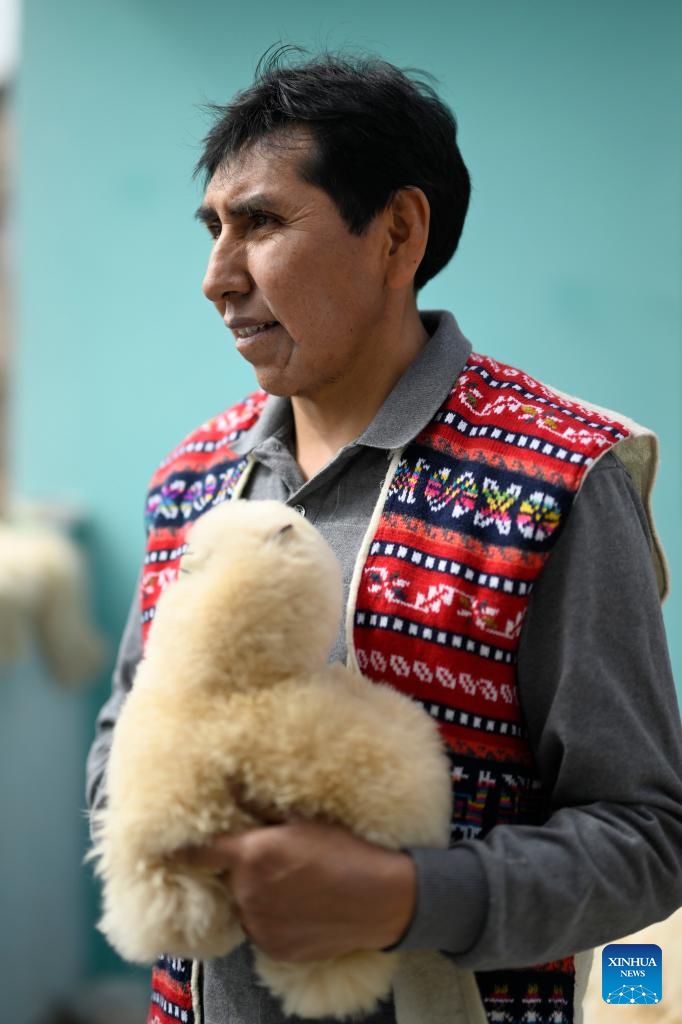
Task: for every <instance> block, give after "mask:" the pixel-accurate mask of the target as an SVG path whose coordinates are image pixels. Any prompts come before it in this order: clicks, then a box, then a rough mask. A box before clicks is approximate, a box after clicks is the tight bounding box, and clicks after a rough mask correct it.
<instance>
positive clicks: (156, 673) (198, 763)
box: [94, 501, 451, 1018]
mask: <svg viewBox="0 0 682 1024" xmlns="http://www.w3.org/2000/svg"><path fill="white" fill-rule="evenodd" d="M188 543H189V551H188V553H187V554H186V555H185V556H184V557H183V559H182V563H181V574H180V576H179V578H178V580H177V581H176V582H174V583H172V584H171V585H170V586H169V587H168V588H167V589H166V591H165V592H164V593H163V595H162V596H161V598H160V600H159V604H158V607H157V612H156V617H155V619H154V622H153V625H152V628H151V632H150V635H149V640H148V644H147V648H146V654H145V658H144V660H143V661H142V663H141V664H140V667H139V669H138V672H137V676H136V679H135V685H134V687H133V690H132V692H131V694H130V696H129V698H128V700H127V701H126V704H125V706H124V708H123V710H122V713H121V716H120V718H119V721H118V724H117V726H116V730H115V733H114V738H113V745H112V750H111V756H110V761H109V767H108V775H107V794H108V805H107V807H106V809H105V810H104V811H103V812H102V813H101V815H100V816H99V820H98V821H97V823H96V841H95V848H94V856H95V857H96V858H97V860H98V871H99V873H100V874H101V875H102V877H103V879H104V913H103V916H102V920H101V922H100V927H101V929H102V931H103V932H104V933H105V935H106V936H107V938H108V939H109V941H110V942H111V943H112V945H113V946H114V947H115V948H116V949H117V950H118V951H119V952H120V953H121V954H122V955H123V956H124V957H126V958H127V959H129V960H133V961H138V962H150V961H152V960H154V959H155V958H156V956H157V955H158V954H159V953H160V952H161V951H164V952H166V953H168V954H170V955H175V956H184V957H193V958H197V959H203V958H210V957H215V956H220V955H223V954H225V953H227V952H228V951H229V950H230V949H232V948H233V947H234V946H235V945H237V944H238V943H239V942H240V941H242V940H243V934H242V932H241V931H240V928H239V925H238V923H237V922H236V920H235V918H234V916H233V915H232V913H231V910H230V896H229V892H228V891H227V889H226V887H225V885H224V884H223V882H222V881H220V880H219V879H218V878H216V877H213V876H211V875H208V874H206V873H201V872H197V871H191V870H189V869H186V870H182V871H181V870H179V869H177V868H175V867H171V865H170V863H169V858H170V857H171V855H172V854H173V852H174V851H176V850H178V849H180V848H182V847H186V846H190V845H193V844H200V843H202V842H204V841H206V840H207V839H209V838H210V837H212V836H213V835H215V834H217V833H221V832H233V833H234V832H240V831H243V830H244V829H246V828H248V827H249V826H251V825H253V824H254V821H253V819H252V818H250V817H249V816H248V815H247V814H245V813H244V812H242V811H241V810H240V808H239V807H238V806H237V805H236V803H235V800H234V797H233V793H234V791H235V787H237V786H238V787H239V788H240V792H242V793H243V795H244V796H245V797H246V798H247V800H248V801H249V803H251V802H256V803H257V804H260V805H266V806H267V805H270V806H272V805H274V807H276V808H278V809H280V810H281V811H283V812H295V813H296V814H297V815H302V816H304V817H310V818H312V817H317V816H323V817H324V818H325V819H328V820H332V821H336V822H340V823H343V824H345V825H347V826H348V827H350V828H351V829H352V830H353V831H354V832H356V833H357V834H359V835H361V836H364V837H365V838H367V839H369V840H370V841H372V842H376V843H379V844H381V845H383V846H385V847H387V848H394V849H395V848H400V847H403V846H407V845H422V846H434V847H446V846H447V843H448V832H449V820H450V809H451V788H450V778H449V767H448V761H447V758H446V756H445V753H444V751H443V749H442V745H441V742H440V739H439V736H438V732H437V728H436V726H435V723H434V722H433V721H432V720H431V719H430V718H429V717H428V715H427V714H426V713H425V712H424V711H423V710H422V709H421V708H420V707H418V706H417V705H416V704H414V703H412V702H411V701H410V700H409V699H407V698H405V697H403V696H401V695H400V694H398V693H397V692H396V691H394V690H392V689H390V688H389V687H388V686H385V685H377V684H374V683H370V682H369V681H367V680H365V679H363V678H362V677H361V676H359V675H356V674H354V673H352V672H350V671H349V670H347V669H346V668H344V667H343V666H341V665H339V664H335V665H331V666H329V665H327V658H328V655H329V651H330V649H331V647H332V644H333V641H334V638H335V636H336V632H337V629H338V622H339V618H340V614H341V576H340V568H339V565H338V563H337V561H336V559H335V557H334V555H333V553H332V552H331V549H330V548H329V547H328V546H327V544H326V542H325V541H324V540H323V539H322V537H321V535H320V534H319V533H318V532H317V531H316V530H315V529H314V528H313V527H312V526H311V525H310V524H309V523H307V522H305V520H304V519H302V518H301V517H300V516H299V515H298V514H297V513H295V512H294V511H293V510H291V509H289V508H287V507H286V506H284V505H282V504H280V503H278V502H245V501H233V502H230V503H226V504H223V505H220V506H218V507H217V508H215V509H213V510H211V511H210V512H208V513H206V514H205V515H204V516H202V517H201V519H200V520H198V522H197V523H196V524H195V525H194V527H193V528H192V530H191V532H190V533H189V535H188ZM397 960H398V956H397V954H385V953H374V952H358V953H354V954H352V955H349V956H346V957H341V958H337V959H335V960H329V961H325V962H318V963H314V964H288V963H287V964H284V963H275V962H273V961H271V960H269V959H268V958H267V957H265V956H263V955H262V954H260V953H257V955H256V962H257V969H258V971H259V974H260V976H261V978H262V979H263V980H264V981H265V983H266V984H267V985H268V987H269V988H270V989H271V991H273V992H274V993H275V994H276V995H277V996H279V997H280V999H281V1000H282V1002H283V1006H284V1010H285V1012H286V1013H288V1014H298V1015H299V1016H302V1017H322V1016H335V1017H338V1018H343V1017H347V1016H350V1015H353V1014H357V1013H366V1012H369V1011H371V1010H372V1009H373V1008H374V1007H375V1005H376V1003H377V1001H378V999H379V998H381V997H383V996H385V995H386V994H387V992H388V991H389V989H390V985H391V978H392V975H393V972H394V968H395V966H396V962H397Z"/></svg>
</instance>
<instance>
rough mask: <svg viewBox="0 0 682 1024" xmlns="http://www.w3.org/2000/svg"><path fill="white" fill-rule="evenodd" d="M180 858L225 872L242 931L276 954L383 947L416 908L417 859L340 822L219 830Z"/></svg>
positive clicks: (294, 956) (307, 955)
mask: <svg viewBox="0 0 682 1024" xmlns="http://www.w3.org/2000/svg"><path fill="white" fill-rule="evenodd" d="M182 861H183V862H184V863H186V864H188V865H191V866H193V867H203V868H207V869H208V870H213V871H216V872H218V873H220V874H225V876H226V878H227V881H228V882H229V886H230V891H231V893H232V897H233V899H234V903H235V908H236V912H237V914H238V916H239V919H240V921H241V923H242V926H243V928H244V931H245V932H246V934H247V935H248V936H249V938H250V939H251V940H252V942H253V943H254V945H255V946H257V947H258V948H259V949H260V950H262V951H263V952H264V953H266V954H267V955H268V956H270V957H272V958H273V959H275V960H288V961H293V962H295V961H303V960H323V959H325V958H326V957H331V956H338V955H340V954H342V953H348V952H351V951H352V950H357V949H383V948H384V947H385V946H390V945H392V944H393V943H394V942H397V941H398V939H399V938H400V937H401V935H402V934H403V932H404V931H405V929H406V928H407V925H408V924H409V922H410V919H411V917H412V914H413V911H414V904H415V899H416V873H415V868H414V864H413V862H412V859H411V858H410V857H409V856H408V855H407V854H406V853H400V852H396V851H392V850H385V849H383V848H382V847H380V846H375V845H373V844H372V843H368V842H366V841H365V840H364V839H359V838H358V837H357V836H354V835H353V834H352V833H351V832H349V831H348V830H347V829H345V828H342V827H341V826H338V825H329V824H326V823H323V822H318V821H296V822H288V823H285V824H278V825H270V826H268V827H266V828H255V829H252V830H251V831H249V832H245V833H243V834H242V835H239V836H218V837H217V838H216V839H215V840H214V841H213V842H212V843H210V844H208V845H206V846H202V847H198V848H194V849H190V850H185V851H183V853H182Z"/></svg>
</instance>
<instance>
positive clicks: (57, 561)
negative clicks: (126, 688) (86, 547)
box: [0, 523, 106, 685]
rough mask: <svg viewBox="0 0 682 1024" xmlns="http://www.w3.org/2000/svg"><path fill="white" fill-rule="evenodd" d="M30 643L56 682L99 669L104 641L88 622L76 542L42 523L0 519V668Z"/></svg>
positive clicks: (84, 676) (86, 676)
mask: <svg viewBox="0 0 682 1024" xmlns="http://www.w3.org/2000/svg"><path fill="white" fill-rule="evenodd" d="M32 642H35V643H36V645H37V647H38V649H39V651H40V654H41V655H42V657H43V658H44V660H45V662H46V665H47V668H48V670H49V671H50V673H51V675H53V676H54V678H55V679H57V680H58V681H59V682H61V683H64V684H67V685H76V684H78V683H82V682H85V681H86V680H89V679H91V678H92V677H93V676H94V675H96V673H97V672H98V671H99V670H100V669H101V668H102V664H103V661H104V654H105V649H106V644H105V642H104V640H103V638H102V637H101V636H100V635H99V633H98V632H97V630H96V629H95V627H94V625H93V624H92V619H91V616H90V612H89V609H88V603H87V594H86V573H85V565H84V560H83V557H82V555H81V553H80V551H79V550H78V547H77V545H76V544H75V543H74V542H73V541H71V540H69V538H68V537H66V536H64V535H63V534H61V533H59V532H58V531H57V530H54V529H50V528H48V527H46V526H40V525H37V524H36V525H33V524H27V525H19V524H17V525H15V524H9V523H0V668H9V667H10V666H11V665H12V664H13V663H14V662H15V661H16V660H17V659H18V658H19V657H20V656H21V655H22V654H23V653H24V651H25V650H26V649H27V648H28V647H29V646H30V644H31V643H32Z"/></svg>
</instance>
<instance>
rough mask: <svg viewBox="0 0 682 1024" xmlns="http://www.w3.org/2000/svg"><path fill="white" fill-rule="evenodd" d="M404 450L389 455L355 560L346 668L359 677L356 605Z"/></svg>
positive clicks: (347, 623)
mask: <svg viewBox="0 0 682 1024" xmlns="http://www.w3.org/2000/svg"><path fill="white" fill-rule="evenodd" d="M404 450H405V449H404V448H398V449H396V450H395V451H393V452H391V453H389V454H390V461H389V464H388V469H387V471H386V476H385V477H384V482H383V485H382V488H381V491H380V492H379V497H378V498H377V502H376V505H375V506H374V511H373V512H372V517H371V519H370V521H369V525H368V527H367V531H366V533H365V535H364V537H363V538H362V543H361V545H360V550H359V551H358V555H357V558H356V560H355V566H354V568H353V575H352V577H351V581H350V590H349V593H348V604H347V605H346V666H347V667H348V668H349V669H350V670H351V671H352V672H357V674H358V675H360V667H359V665H358V662H357V659H356V657H355V644H354V642H353V626H354V622H353V619H354V612H355V604H356V601H357V598H358V591H359V589H360V580H361V577H362V570H363V569H364V566H365V562H366V561H367V555H368V554H369V549H370V545H371V543H372V539H373V537H374V534H375V533H376V529H377V526H378V524H379V520H380V518H381V513H382V512H383V510H384V505H385V504H386V498H387V497H388V489H389V487H390V486H391V481H392V480H393V477H394V476H395V471H396V469H397V467H398V463H399V462H400V460H401V458H402V454H403V451H404Z"/></svg>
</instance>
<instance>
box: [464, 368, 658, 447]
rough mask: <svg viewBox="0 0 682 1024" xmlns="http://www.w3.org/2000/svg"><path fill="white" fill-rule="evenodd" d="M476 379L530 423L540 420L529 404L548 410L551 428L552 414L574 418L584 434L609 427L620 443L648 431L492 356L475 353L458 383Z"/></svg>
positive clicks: (618, 413)
mask: <svg viewBox="0 0 682 1024" xmlns="http://www.w3.org/2000/svg"><path fill="white" fill-rule="evenodd" d="M476 379H479V380H480V381H481V382H482V383H484V384H485V385H486V386H487V387H489V388H490V389H492V390H493V391H497V392H498V393H499V394H500V396H501V399H502V396H503V397H504V399H507V400H506V401H504V400H501V401H500V403H499V408H500V409H501V408H502V406H504V409H505V412H507V413H509V412H511V413H517V414H518V415H519V416H520V417H521V418H522V419H524V420H525V421H526V422H529V421H530V420H531V419H533V418H536V415H537V411H538V405H537V404H536V406H535V410H533V409H532V408H531V407H530V406H528V405H526V404H525V403H526V402H529V403H538V404H539V406H540V408H542V407H544V408H546V410H547V416H548V417H549V422H550V425H551V423H552V419H551V417H552V413H554V414H557V413H558V414H562V413H563V414H565V415H568V416H570V417H571V418H572V420H573V421H574V423H575V425H576V427H579V429H581V430H583V431H588V432H589V431H590V430H599V431H601V430H604V428H607V429H609V430H610V432H611V434H612V436H614V437H615V438H616V439H618V440H620V439H623V438H625V437H627V436H628V435H629V434H631V433H639V432H643V431H644V428H642V427H640V426H639V425H638V424H636V423H634V422H633V421H632V420H630V419H629V417H628V416H626V415H624V414H623V413H620V412H617V411H615V410H613V409H607V408H606V407H604V406H600V405H595V403H594V402H589V401H587V400H586V399H584V398H581V397H578V396H576V395H570V394H568V393H567V392H565V391H562V390H561V389H559V388H557V387H555V386H554V385H551V384H546V383H544V381H541V380H539V379H538V378H537V377H534V376H533V375H532V374H530V373H527V372H526V371H525V370H522V369H519V368H518V367H515V366H511V365H509V364H508V363H503V362H500V361H499V360H497V359H493V358H492V357H491V356H486V355H481V354H479V353H476V352H472V353H471V355H470V357H469V359H468V360H467V365H466V367H465V368H464V371H463V373H462V375H461V376H460V379H459V381H458V382H457V383H458V385H462V384H463V383H464V384H466V383H469V384H471V383H474V382H475V381H476Z"/></svg>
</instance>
